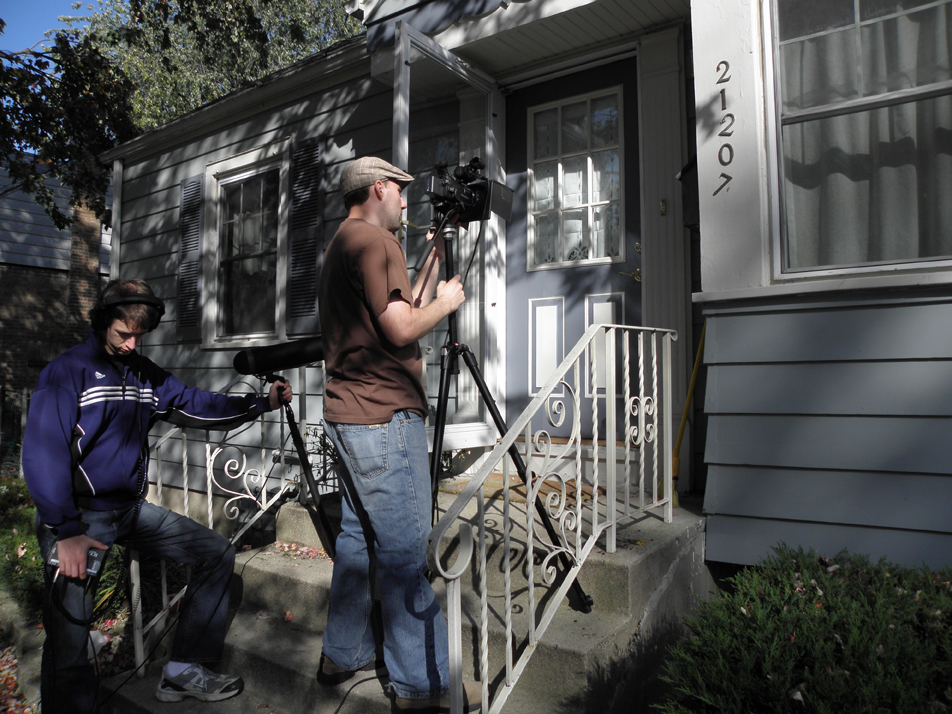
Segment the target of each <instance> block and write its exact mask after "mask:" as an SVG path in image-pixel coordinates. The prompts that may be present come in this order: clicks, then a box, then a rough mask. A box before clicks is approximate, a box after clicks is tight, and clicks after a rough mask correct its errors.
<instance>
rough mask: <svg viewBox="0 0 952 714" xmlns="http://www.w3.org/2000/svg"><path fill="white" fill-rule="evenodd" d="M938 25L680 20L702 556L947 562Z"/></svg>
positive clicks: (852, 12)
mask: <svg viewBox="0 0 952 714" xmlns="http://www.w3.org/2000/svg"><path fill="white" fill-rule="evenodd" d="M950 11H952V7H950V4H949V3H948V2H937V3H929V4H921V3H914V4H887V5H878V6H876V7H875V8H874V7H872V6H869V5H866V4H865V3H858V4H856V5H854V4H852V3H846V4H842V3H839V4H838V3H835V2H834V3H823V4H819V3H806V2H800V1H799V0H782V1H780V2H765V3H762V4H761V3H746V2H735V1H734V0H711V1H706V2H698V3H694V4H692V7H691V24H692V27H693V30H694V61H695V62H694V66H695V94H696V98H697V163H698V176H699V195H700V225H701V230H700V233H701V238H700V240H701V250H700V261H701V283H702V288H701V290H700V291H699V292H697V293H696V294H695V295H694V300H695V304H696V305H698V306H700V308H701V309H702V311H703V314H704V315H705V316H706V320H707V331H706V346H705V351H704V362H705V364H706V365H707V370H708V374H707V377H708V381H707V390H706V404H705V412H706V413H707V416H708V432H707V442H706V449H705V459H706V461H707V462H708V474H707V488H706V492H705V513H706V514H707V557H708V558H709V559H711V560H721V561H730V562H735V563H751V562H755V561H756V560H757V559H758V558H760V557H761V556H762V555H765V554H767V553H768V552H769V549H770V547H771V546H772V545H773V544H775V543H777V542H778V541H785V542H786V543H788V544H790V545H794V546H796V545H803V546H804V547H814V548H816V549H817V550H818V551H820V552H823V553H825V554H827V555H834V554H835V553H837V552H839V551H840V550H841V549H843V548H848V549H849V550H851V551H853V552H859V553H867V554H870V555H871V556H872V557H873V558H874V559H877V558H879V557H881V556H885V557H887V558H888V559H890V560H893V561H897V562H900V563H903V564H907V565H913V566H918V565H921V564H923V563H926V564H928V565H929V566H931V567H939V566H947V565H949V564H950V563H952V533H950V521H949V519H948V517H947V512H946V510H945V509H946V504H947V503H948V500H947V496H949V495H950V490H949V489H950V488H952V480H950V479H949V475H950V463H952V446H950V444H952V441H950V439H949V438H948V434H949V427H950V426H952V423H950V420H949V416H950V414H952V412H950V408H949V399H948V395H949V392H950V390H952V361H950V360H952V330H950V324H949V321H950V319H952V317H950V315H952V310H950V309H949V308H950V305H949V301H950V297H952V293H950V282H952V271H950V267H952V264H950V261H949V258H950V256H952V221H950V218H952V200H950V196H952V143H950V141H949V138H950V136H952V133H950V130H952V82H950V56H949V39H950V37H949V29H948V28H949V24H948V18H949V13H950Z"/></svg>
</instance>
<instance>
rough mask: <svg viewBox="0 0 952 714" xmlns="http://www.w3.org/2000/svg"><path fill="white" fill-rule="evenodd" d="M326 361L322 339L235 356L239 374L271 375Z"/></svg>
mask: <svg viewBox="0 0 952 714" xmlns="http://www.w3.org/2000/svg"><path fill="white" fill-rule="evenodd" d="M323 359H324V341H323V340H322V339H321V338H320V337H309V338H307V339H305V340H291V341H290V342H282V343H281V344H279V345H269V346H268V347H249V348H248V349H246V350H241V352H239V353H238V354H236V355H235V371H236V372H238V374H271V373H272V372H280V371H281V370H283V369H293V368H294V367H303V366H304V365H306V364H311V363H312V362H320V361H321V360H323Z"/></svg>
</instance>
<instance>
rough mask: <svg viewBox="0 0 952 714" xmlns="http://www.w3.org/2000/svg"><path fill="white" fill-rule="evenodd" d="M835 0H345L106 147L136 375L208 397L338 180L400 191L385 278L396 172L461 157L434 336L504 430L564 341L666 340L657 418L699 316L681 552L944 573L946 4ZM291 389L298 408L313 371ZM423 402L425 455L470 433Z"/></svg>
mask: <svg viewBox="0 0 952 714" xmlns="http://www.w3.org/2000/svg"><path fill="white" fill-rule="evenodd" d="M853 7H854V6H853V4H852V3H847V4H845V5H844V6H843V8H842V12H840V11H839V10H838V9H835V8H839V5H837V4H836V3H833V4H830V3H823V4H822V7H821V6H820V5H816V6H814V5H812V4H801V3H800V2H798V1H797V0H780V1H778V2H768V3H763V4H757V3H749V2H741V1H740V0H704V2H696V3H693V4H689V3H688V2H684V1H682V0H663V1H661V0H655V1H651V2H647V1H643V0H527V1H525V2H500V1H496V0H468V1H467V2H418V3H408V2H402V1H398V0H386V1H384V0H378V1H373V0H367V1H366V2H359V0H355V1H354V2H352V3H351V5H350V11H351V12H352V13H353V14H355V15H357V16H358V17H360V18H361V19H362V22H363V23H364V26H365V27H366V33H365V34H363V35H361V36H358V37H355V38H352V39H350V40H347V41H344V42H341V43H339V44H337V45H335V46H333V47H331V48H329V49H328V50H325V51H323V52H321V53H319V54H317V55H315V56H313V57H311V58H308V59H306V60H304V61H302V62H299V63H297V64H295V65H293V66H291V67H289V68H287V69H285V70H283V71H281V72H278V73H276V74H274V75H271V76H269V77H267V78H265V79H263V80H261V81H260V82H257V83H255V84H254V85H253V86H249V87H246V88H244V89H242V90H240V91H238V92H235V93H233V94H231V95H229V96H227V97H224V98H222V99H220V100H218V101H216V102H214V103H212V104H210V105H208V106H206V107H204V108H202V109H200V110H198V111H196V112H194V113H192V114H189V115H187V116H185V117H182V118H180V119H178V120H176V121H175V122H172V123H171V124H169V125H167V126H165V127H162V128H160V129H158V130H156V131H153V132H151V133H149V134H146V135H144V136H141V137H139V138H137V139H135V140H133V141H131V142H128V143H126V144H124V145H122V146H120V147H118V148H116V149H115V150H113V151H111V152H109V153H108V154H107V155H106V157H105V158H106V159H107V160H109V161H112V162H113V166H114V196H115V203H114V216H115V221H114V225H115V234H114V251H115V253H116V255H117V259H116V260H115V261H114V266H115V270H116V271H118V272H121V273H122V274H124V275H132V274H134V275H137V276H141V277H145V278H147V279H149V280H151V281H152V282H153V284H154V285H155V286H156V288H157V291H158V293H159V294H160V295H161V296H162V297H164V298H166V299H167V301H168V303H169V313H168V315H167V320H166V321H164V322H163V325H162V327H161V328H160V329H159V330H158V331H157V334H156V335H155V337H154V338H150V340H151V345H150V347H149V349H150V350H152V354H151V356H153V357H155V358H156V359H157V360H158V361H159V362H161V363H163V364H165V365H167V366H169V367H170V368H172V369H174V370H176V371H178V372H180V373H184V374H185V375H186V377H187V378H188V379H189V381H191V382H192V383H195V384H197V385H198V386H202V387H205V388H216V389H217V388H220V387H222V386H224V385H226V384H228V383H229V382H230V381H231V380H232V379H233V378H234V371H233V370H232V368H231V363H232V357H233V355H234V353H235V352H236V351H237V350H241V349H244V348H248V347H254V346H260V345H267V344H272V343H280V342H283V341H286V340H290V339H298V338H302V337H307V336H312V335H317V334H319V331H320V326H319V325H318V324H317V303H316V300H317V295H316V279H315V278H316V275H317V273H318V271H319V270H320V261H321V253H322V248H323V246H324V245H325V244H326V242H327V241H328V240H329V239H330V237H331V236H333V234H334V231H335V230H336V228H337V226H338V225H339V223H340V221H341V220H342V219H343V216H344V209H343V206H342V202H341V197H340V195H339V192H338V190H337V181H338V177H339V175H340V172H341V170H342V168H343V166H344V165H345V164H346V162H347V161H349V160H350V159H352V158H354V157H357V156H360V155H367V154H371V155H380V156H383V157H384V158H387V159H389V160H391V161H392V162H393V163H395V164H397V165H399V166H404V167H406V168H407V169H408V170H409V171H410V172H411V173H413V174H414V175H415V176H417V177H418V180H417V181H416V182H415V183H414V184H413V185H412V187H411V189H410V192H409V203H410V208H409V211H408V216H407V217H408V221H409V223H410V225H409V226H408V229H407V233H406V235H405V236H404V237H405V240H406V247H407V253H408V256H409V261H408V262H409V264H410V265H413V264H414V263H415V262H416V260H417V258H418V257H419V255H420V253H421V250H422V245H423V238H422V235H423V232H424V230H423V228H419V227H420V226H426V225H428V224H429V222H430V220H431V218H432V211H433V202H432V201H431V200H430V197H429V196H428V194H427V193H426V187H427V183H426V179H427V178H429V177H434V176H437V177H438V174H437V173H436V167H437V166H438V165H439V164H440V163H448V164H450V166H453V165H456V164H467V163H469V162H470V160H472V159H473V158H474V157H479V158H480V160H481V161H482V163H483V164H484V165H485V168H484V169H482V172H483V175H484V176H485V177H487V178H489V179H491V180H494V181H498V182H500V183H505V184H506V185H507V186H508V187H509V188H510V189H512V191H513V195H514V199H513V208H512V213H511V216H509V219H508V220H504V219H503V217H501V216H499V215H492V216H490V217H489V218H488V219H486V220H483V221H477V222H474V223H472V224H470V226H469V227H468V229H467V230H465V231H463V232H461V233H460V236H459V237H458V238H457V239H455V240H454V243H455V246H456V254H457V265H458V272H461V273H463V274H464V276H465V281H466V286H467V294H468V296H469V299H468V300H467V303H466V304H465V306H464V307H463V309H462V310H461V311H460V315H459V321H458V323H459V333H460V334H459V338H460V340H461V341H463V342H465V343H466V344H468V345H469V346H470V347H471V348H472V349H473V351H474V353H475V355H476V357H477V360H478V363H479V365H480V367H481V371H482V374H483V376H484V377H485V379H486V382H487V384H488V387H489V389H490V391H491V392H492V394H494V395H496V399H497V401H498V402H499V404H500V407H501V409H502V411H503V414H504V415H509V416H512V415H517V414H519V412H520V411H521V409H522V408H523V406H524V405H525V404H526V403H527V402H528V401H529V399H530V398H531V396H532V395H533V394H534V393H535V392H536V391H538V389H539V388H540V386H541V384H542V383H543V382H544V381H545V378H546V376H547V375H548V374H549V373H550V372H551V371H552V369H553V368H554V366H555V365H557V364H558V363H559V362H560V360H561V358H562V356H564V355H565V354H566V353H567V352H568V350H570V349H571V347H572V345H574V344H575V342H576V341H577V340H578V338H579V336H580V335H581V334H582V333H583V331H584V330H585V327H586V326H587V325H589V324H592V323H621V324H636V325H643V326H658V327H665V328H674V329H676V330H677V332H678V336H679V337H678V340H677V342H676V343H675V346H674V365H675V377H674V384H673V395H674V396H673V399H672V402H673V404H674V405H675V409H674V411H675V413H676V414H679V413H680V412H681V405H683V404H684V402H685V398H686V395H687V391H688V384H689V380H690V376H691V367H692V365H693V363H694V356H695V346H696V345H697V343H698V340H699V336H700V332H701V330H700V329H699V328H700V323H701V321H702V320H706V329H705V335H706V338H705V340H706V341H705V349H704V355H703V356H704V364H705V365H706V371H707V385H706V389H705V390H703V393H704V413H705V417H706V419H707V428H706V434H705V433H704V430H703V429H701V428H698V429H694V428H693V427H694V424H695V419H693V418H689V419H688V421H687V425H686V438H685V440H684V443H683V444H682V446H681V452H680V458H681V462H682V468H681V480H680V481H679V485H678V488H679V489H682V490H687V489H692V488H695V489H696V488H701V487H705V512H706V513H707V515H708V521H707V528H708V534H707V548H708V550H707V557H708V558H709V559H711V560H717V561H727V562H733V563H751V562H755V561H756V560H757V559H758V558H759V557H761V556H762V555H765V554H767V553H768V552H769V549H770V547H771V546H772V545H773V544H775V543H777V542H778V541H780V540H783V541H786V542H787V543H789V544H803V545H805V546H814V547H817V548H819V549H821V550H823V551H826V552H828V553H830V552H836V551H838V550H840V549H841V548H843V547H848V548H850V549H851V550H854V551H861V552H867V553H870V554H871V555H873V556H874V557H878V556H880V555H885V556H887V557H890V558H892V559H895V560H898V561H901V562H913V563H918V562H921V561H922V560H925V561H927V562H929V563H930V564H943V563H948V562H949V561H950V557H949V556H950V550H949V548H950V547H952V541H950V539H949V525H948V524H947V519H945V518H944V517H943V516H944V509H943V505H942V504H944V498H943V497H944V495H945V489H948V488H949V487H950V484H952V480H950V479H948V478H946V476H947V475H948V473H949V467H948V465H947V464H949V463H950V462H952V459H950V456H952V453H950V447H949V445H948V444H949V443H950V440H949V439H947V438H944V437H945V434H946V431H947V430H946V427H947V426H948V424H949V415H950V411H949V407H948V406H947V404H948V402H949V400H947V399H945V394H944V391H945V390H944V387H945V385H946V384H949V383H950V380H952V372H950V357H952V349H950V347H952V345H950V340H952V337H950V335H952V331H950V330H949V329H948V327H947V324H946V323H947V321H948V320H949V319H950V318H949V317H948V315H949V314H950V311H949V310H948V309H946V307H947V302H948V301H949V299H950V291H949V282H950V278H952V271H950V263H949V260H948V258H949V256H950V255H952V245H950V241H952V234H950V232H952V221H950V220H949V218H950V216H949V215H948V214H949V211H952V202H950V201H949V200H948V196H949V195H950V190H949V189H950V188H952V185H950V182H952V177H950V171H952V163H950V162H952V158H950V143H949V136H950V128H952V127H950V122H952V119H950V114H952V110H950V106H949V103H950V101H952V100H950V94H952V82H950V77H949V50H948V42H947V39H948V38H947V36H946V35H947V30H946V31H944V33H943V32H942V31H939V30H938V29H936V28H943V27H947V25H945V24H943V23H944V22H945V19H944V18H945V17H946V12H947V10H948V7H949V3H948V2H938V3H932V4H928V5H916V6H915V7H911V6H910V7H909V8H905V7H904V8H902V9H900V8H898V6H897V7H893V6H888V7H887V6H882V7H879V6H877V8H875V9H868V10H867V9H862V7H861V10H860V16H859V17H854V16H853ZM821 10H822V12H821ZM930 33H931V34H930ZM695 177H696V181H697V192H696V194H695V193H694V191H693V190H692V186H693V180H694V178H695ZM679 179H681V180H684V183H683V185H682V183H681V181H680V180H679ZM695 202H696V204H695ZM443 339H444V335H443V334H442V333H438V334H435V335H434V336H432V337H431V338H430V340H429V342H428V343H427V345H426V347H427V349H428V351H429V358H428V364H427V383H428V386H429V391H430V394H431V395H433V398H434V399H435V395H436V394H437V391H438V390H437V384H438V380H439V353H440V349H439V347H440V345H441V344H442V341H443ZM292 376H294V377H296V380H297V382H298V386H296V390H297V391H298V392H299V393H302V394H304V395H305V397H306V399H304V400H303V401H302V402H301V405H302V408H303V411H304V413H303V414H302V415H301V416H302V419H304V420H305V422H307V421H308V420H310V421H314V420H316V419H318V418H319V415H320V394H321V380H322V375H321V373H320V370H318V369H314V368H302V369H300V370H298V371H297V372H296V373H295V374H294V375H292ZM590 401H591V399H590V397H589V396H587V395H582V398H581V402H582V408H581V409H580V411H581V412H583V413H588V412H587V410H586V405H587V404H588V403H590ZM449 414H450V418H449V420H448V425H447V428H446V438H445V441H444V448H446V449H451V450H469V451H479V450H480V449H484V448H486V447H487V446H488V445H490V444H492V443H493V442H494V440H495V439H496V437H497V433H496V430H495V429H494V428H493V425H492V424H491V422H490V420H489V419H488V417H487V414H486V409H485V405H484V404H482V403H481V402H480V400H479V399H478V398H477V390H476V389H475V387H474V385H473V382H472V380H471V378H470V377H469V375H467V374H466V373H465V372H464V374H462V375H461V376H460V379H459V382H458V387H457V389H456V390H455V391H454V392H453V393H452V395H451V401H450V407H449ZM586 420H587V421H586ZM697 423H698V424H700V423H701V420H697ZM582 424H583V426H582V428H583V429H588V430H591V429H592V428H593V427H594V426H595V425H594V424H593V422H592V419H591V418H590V417H583V419H582ZM695 432H696V433H695ZM553 435H554V436H555V437H556V438H558V437H560V436H565V434H564V433H561V432H559V431H558V429H555V428H554V429H553ZM695 437H696V438H695ZM701 446H703V461H704V462H705V463H704V465H702V464H700V463H698V462H699V461H700V459H695V458H693V452H694V451H695V449H700V448H701ZM188 459H189V462H190V463H194V464H196V465H201V464H202V463H203V459H204V456H203V455H202V454H201V453H200V452H199V451H197V450H192V451H189V455H188ZM265 466H266V464H262V468H265ZM705 467H706V474H705V470H704V469H705Z"/></svg>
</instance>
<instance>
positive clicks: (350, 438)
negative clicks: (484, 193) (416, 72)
mask: <svg viewBox="0 0 952 714" xmlns="http://www.w3.org/2000/svg"><path fill="white" fill-rule="evenodd" d="M412 180H413V177H412V176H410V174H408V173H406V172H405V171H402V170H400V169H398V168H396V167H395V166H391V165H390V164H388V163H387V162H385V161H383V160H381V159H378V158H375V157H364V158H361V159H357V160H356V161H353V162H351V163H350V164H348V165H347V166H346V167H345V169H344V172H343V174H342V175H341V194H342V195H343V197H344V206H345V208H347V210H348V215H347V218H346V219H345V220H344V222H343V223H342V224H341V226H340V228H339V229H338V231H337V234H336V235H335V236H334V239H333V240H332V241H331V243H330V245H328V247H327V250H326V252H325V254H324V265H323V267H322V269H321V278H320V306H321V329H322V332H323V338H324V359H325V367H326V370H327V384H326V386H325V390H324V425H325V429H326V431H327V434H328V436H329V437H330V438H331V440H332V441H333V442H334V444H335V446H336V447H337V450H338V451H339V452H340V455H341V460H342V462H343V467H344V468H343V469H342V471H341V474H340V477H341V490H342V492H343V507H342V508H343V519H342V523H341V529H342V530H341V534H340V536H338V538H337V557H336V559H335V560H334V575H333V579H332V581H331V599H330V607H329V611H328V621H327V628H326V630H325V631H324V638H323V647H322V654H321V664H320V669H319V670H318V673H317V678H318V681H320V682H321V683H322V684H328V685H334V684H339V683H341V682H343V681H346V680H347V679H349V678H350V677H351V676H353V674H354V673H355V672H356V671H357V670H360V669H363V668H366V667H368V666H370V665H372V664H373V661H374V656H375V649H376V645H377V643H376V641H375V639H374V634H373V630H372V628H371V617H370V613H371V609H372V606H373V600H374V598H373V595H374V593H373V588H374V585H375V582H374V581H375V580H376V585H377V587H378V589H377V595H378V597H379V599H380V605H381V615H382V621H383V651H384V662H385V664H386V666H387V670H388V672H389V676H390V681H391V685H392V688H393V693H394V708H395V709H396V710H397V711H413V712H417V713H419V712H434V713H435V712H439V711H447V709H446V707H447V706H448V694H447V692H448V688H449V678H448V671H447V670H448V666H447V660H448V646H447V633H446V622H445V620H444V618H443V613H442V612H441V611H440V606H439V603H438V602H437V601H436V598H435V596H434V594H433V590H432V588H431V587H430V583H429V581H428V580H427V579H426V576H425V570H426V558H425V548H426V541H427V537H428V536H429V533H430V503H431V501H430V488H431V487H430V475H429V464H428V459H427V441H426V429H425V425H424V418H425V417H426V415H427V412H428V407H427V400H426V393H425V391H424V388H423V382H422V372H423V367H422V365H423V360H422V356H421V352H420V345H419V342H418V340H419V339H420V338H421V337H423V336H424V335H426V334H427V333H428V332H430V331H431V330H432V329H433V328H434V327H436V326H437V324H439V323H440V321H441V320H443V318H445V317H446V316H447V315H449V314H450V313H451V312H453V311H455V310H456V309H457V308H458V307H459V306H460V305H462V303H463V301H464V299H465V296H464V294H463V286H462V283H461V282H460V277H459V276H458V275H457V276H455V277H453V278H452V279H451V280H448V281H439V278H438V276H439V268H440V262H441V261H442V259H443V255H444V250H443V249H444V246H443V240H442V237H439V236H433V235H428V236H427V237H428V239H433V241H434V248H433V250H432V252H431V253H430V256H429V257H428V258H427V260H426V263H425V264H424V266H423V269H422V270H421V271H420V274H419V276H418V278H417V280H416V282H415V284H414V285H413V286H412V287H411V285H410V278H409V275H408V273H407V264H406V256H405V255H404V253H403V248H402V246H401V244H400V241H399V240H398V239H397V237H396V233H397V232H398V231H399V230H400V225H401V219H402V216H403V209H405V208H406V201H405V200H404V198H403V196H402V195H401V194H402V191H403V188H404V187H405V186H406V184H408V183H409V182H410V181H412ZM434 289H435V296H434ZM465 690H466V691H465V694H466V700H467V702H466V703H467V709H468V710H473V709H476V708H478V707H479V698H480V695H479V689H478V688H477V687H476V686H474V683H467V686H466V687H465Z"/></svg>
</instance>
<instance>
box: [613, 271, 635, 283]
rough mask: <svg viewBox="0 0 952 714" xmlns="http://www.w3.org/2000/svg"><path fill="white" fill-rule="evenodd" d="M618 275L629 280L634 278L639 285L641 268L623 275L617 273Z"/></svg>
mask: <svg viewBox="0 0 952 714" xmlns="http://www.w3.org/2000/svg"><path fill="white" fill-rule="evenodd" d="M618 274H619V275H625V276H627V277H629V278H634V279H635V280H637V281H638V282H639V283H640V282H641V268H635V272H633V273H623V272H621V271H619V273H618Z"/></svg>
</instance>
